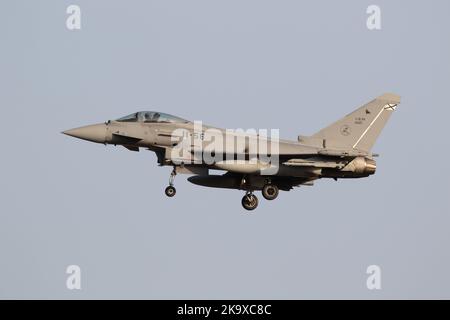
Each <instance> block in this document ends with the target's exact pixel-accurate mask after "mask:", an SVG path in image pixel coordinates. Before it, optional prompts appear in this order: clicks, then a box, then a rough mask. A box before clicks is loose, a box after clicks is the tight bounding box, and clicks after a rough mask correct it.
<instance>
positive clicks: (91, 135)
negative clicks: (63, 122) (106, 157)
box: [62, 123, 106, 143]
mask: <svg viewBox="0 0 450 320" xmlns="http://www.w3.org/2000/svg"><path fill="white" fill-rule="evenodd" d="M62 133H64V134H66V135H68V136H71V137H75V138H78V139H83V140H87V141H92V142H98V143H105V142H106V124H104V123H99V124H93V125H90V126H84V127H80V128H75V129H70V130H66V131H63V132H62Z"/></svg>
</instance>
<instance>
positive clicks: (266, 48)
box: [0, 0, 450, 299]
mask: <svg viewBox="0 0 450 320" xmlns="http://www.w3.org/2000/svg"><path fill="white" fill-rule="evenodd" d="M69 4H77V5H79V6H80V7H81V10H82V29H81V30H79V31H69V30H67V29H66V25H65V20H66V17H67V15H66V13H65V11H66V7H67V6H68V5H69ZM370 4H377V5H379V6H380V7H381V10H382V30H380V31H369V30H368V29H367V28H366V19H367V14H366V8H367V6H368V5H370ZM448 12H450V2H449V1H446V0H441V1H438V0H436V1H432V2H426V1H361V0H359V1H356V0H354V1H345V2H344V1H340V2H337V1H304V2H301V1H286V0H282V1H261V0H258V1H256V0H252V1H250V0H245V1H237V0H227V1H223V0H222V1H206V0H204V1H197V0H189V1H110V0H108V1H104V0H97V1H86V0H72V1H48V0H47V1H11V0H10V1H3V2H2V5H1V10H0V39H1V45H0V46H1V50H0V88H1V89H0V107H1V111H2V132H3V139H2V142H3V145H2V153H1V166H0V177H1V179H0V194H1V201H0V254H1V256H0V298H363V299H372V298H450V275H449V270H450V250H449V248H448V247H449V243H450V233H449V226H450V216H449V215H450V211H449V202H450V200H449V188H448V181H449V178H450V170H448V168H447V162H446V160H447V159H448V158H449V156H450V151H449V148H448V136H449V133H448V123H449V115H450V111H449V108H448V106H449V102H448V101H449V96H448V94H449V84H450V60H449V57H450V41H449V39H450V37H449V36H450V21H449V19H448ZM384 92H395V93H398V94H400V95H401V96H402V104H401V105H400V107H399V108H398V109H397V111H396V112H395V113H394V115H393V116H392V118H391V120H390V122H389V123H388V125H387V127H386V128H385V130H384V131H383V134H382V136H381V137H380V139H379V140H378V143H377V145H376V146H375V148H374V151H375V152H377V153H380V154H381V157H380V158H378V159H377V161H378V172H377V174H376V175H375V176H372V177H370V178H368V179H362V180H352V181H339V182H334V181H328V180H323V181H318V182H317V183H316V185H315V186H314V187H312V188H309V187H304V188H298V189H295V190H293V191H291V192H289V193H286V192H282V193H281V194H280V197H279V199H277V200H276V201H273V202H267V201H263V199H261V202H262V203H261V204H260V206H259V207H258V209H257V210H256V211H255V212H254V213H252V214H248V213H246V212H245V211H244V210H243V209H242V207H241V204H240V199H241V197H242V192H239V191H234V190H233V191H230V190H220V189H208V188H201V187H198V186H194V185H191V184H190V183H189V182H187V181H186V176H178V177H177V179H176V186H177V195H176V197H175V198H173V199H169V198H167V197H166V196H165V195H164V193H163V191H164V188H165V186H166V185H167V183H168V177H169V172H170V168H158V167H157V166H156V158H155V156H154V155H153V154H152V153H150V152H146V151H141V152H140V153H134V152H130V151H127V150H125V149H124V148H119V147H117V148H114V147H110V146H109V147H104V146H101V145H96V144H92V143H88V142H84V141H77V140H75V139H72V138H69V137H67V136H64V135H62V134H60V131H62V130H65V129H69V128H73V127H77V126H80V125H84V124H90V123H96V122H101V121H105V120H108V119H114V118H117V117H120V116H123V115H126V114H129V113H131V112H133V111H136V110H145V109H150V110H154V109H155V110H160V111H162V112H168V113H172V114H175V115H178V116H181V117H183V118H188V119H191V120H203V121H204V122H205V123H207V124H211V125H217V126H221V127H227V128H279V129H280V135H281V137H282V138H290V139H296V137H297V135H298V134H304V135H308V134H312V133H314V132H316V131H318V130H319V129H320V128H322V127H324V126H325V125H327V124H329V123H330V122H332V121H334V120H336V119H338V118H340V117H342V116H343V115H345V114H347V113H348V112H350V111H352V110H353V109H355V108H357V107H359V106H360V105H362V104H363V103H365V102H367V101H369V100H371V99H373V98H374V97H376V96H378V95H380V94H382V93H384ZM70 264H77V265H79V266H80V267H81V269H82V290H81V291H69V290H67V289H66V287H65V281H66V277H67V275H66V274H65V269H66V267H67V266H68V265H70ZM371 264H376V265H379V266H380V267H381V268H382V286H383V287H382V290H381V291H369V290H367V288H366V277H367V275H366V274H365V271H366V268H367V266H369V265H371Z"/></svg>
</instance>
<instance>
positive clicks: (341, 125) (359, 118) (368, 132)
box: [305, 93, 400, 152]
mask: <svg viewBox="0 0 450 320" xmlns="http://www.w3.org/2000/svg"><path fill="white" fill-rule="evenodd" d="M399 103H400V97H399V96H397V95H395V94H391V93H387V94H384V95H382V96H380V97H378V98H376V99H375V100H372V101H371V102H369V103H367V104H365V105H364V106H362V107H360V108H359V109H357V110H355V111H353V112H352V113H350V114H348V115H347V116H345V117H344V118H342V119H340V120H338V121H336V122H334V123H332V124H331V125H329V126H328V127H326V128H324V129H322V130H320V131H319V132H317V133H316V134H314V135H312V136H311V137H309V138H310V139H312V140H314V141H317V140H321V141H323V146H324V147H326V148H338V149H355V150H361V151H367V152H368V151H370V149H372V147H373V145H374V144H375V141H376V140H377V138H378V136H379V135H380V133H381V130H383V128H384V126H385V124H386V123H387V121H388V119H389V117H390V116H391V114H392V112H393V111H394V110H395V108H396V107H397V105H398V104H399ZM307 140H308V139H305V142H306V143H307Z"/></svg>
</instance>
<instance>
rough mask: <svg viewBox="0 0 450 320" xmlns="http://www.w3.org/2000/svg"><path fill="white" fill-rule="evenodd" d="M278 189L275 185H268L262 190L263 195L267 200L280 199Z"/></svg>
mask: <svg viewBox="0 0 450 320" xmlns="http://www.w3.org/2000/svg"><path fill="white" fill-rule="evenodd" d="M278 193H279V190H278V187H277V186H276V185H274V184H270V183H268V184H266V185H264V187H263V189H262V195H263V197H264V198H265V199H266V200H275V199H276V198H277V197H278Z"/></svg>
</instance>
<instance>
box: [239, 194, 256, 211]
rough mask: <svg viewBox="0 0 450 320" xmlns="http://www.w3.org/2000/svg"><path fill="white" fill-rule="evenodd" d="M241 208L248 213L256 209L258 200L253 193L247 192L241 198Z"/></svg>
mask: <svg viewBox="0 0 450 320" xmlns="http://www.w3.org/2000/svg"><path fill="white" fill-rule="evenodd" d="M242 206H243V207H244V209H246V210H248V211H252V210H255V209H256V207H258V198H257V197H256V196H255V195H254V194H253V192H251V191H248V192H247V193H246V194H245V196H244V197H243V198H242Z"/></svg>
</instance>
